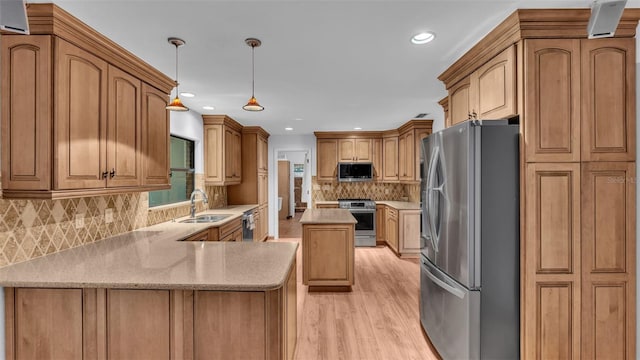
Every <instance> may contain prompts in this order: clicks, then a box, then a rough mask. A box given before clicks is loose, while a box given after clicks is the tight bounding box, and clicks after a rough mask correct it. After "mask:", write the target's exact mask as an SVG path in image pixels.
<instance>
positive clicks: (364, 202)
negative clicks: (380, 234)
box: [338, 199, 376, 246]
mask: <svg viewBox="0 0 640 360" xmlns="http://www.w3.org/2000/svg"><path fill="white" fill-rule="evenodd" d="M338 205H339V206H340V208H341V209H347V210H349V211H351V215H353V217H354V218H356V220H357V221H358V223H357V224H356V234H355V235H356V239H355V240H356V241H355V242H356V246H376V203H375V202H374V201H373V200H371V199H338Z"/></svg>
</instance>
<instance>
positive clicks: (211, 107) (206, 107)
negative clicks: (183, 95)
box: [202, 105, 216, 110]
mask: <svg viewBox="0 0 640 360" xmlns="http://www.w3.org/2000/svg"><path fill="white" fill-rule="evenodd" d="M202 108H203V109H205V110H215V109H216V108H215V107H213V106H209V105H207V106H203V107H202Z"/></svg>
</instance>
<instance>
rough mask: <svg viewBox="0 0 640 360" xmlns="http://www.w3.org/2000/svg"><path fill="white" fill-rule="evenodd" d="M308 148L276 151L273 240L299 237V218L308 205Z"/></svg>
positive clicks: (300, 226) (309, 178) (300, 229)
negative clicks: (275, 219)
mask: <svg viewBox="0 0 640 360" xmlns="http://www.w3.org/2000/svg"><path fill="white" fill-rule="evenodd" d="M310 153H311V151H310V150H309V149H294V150H289V149H280V150H276V159H277V160H276V161H277V166H276V168H277V172H276V179H275V181H276V184H277V187H276V188H277V194H276V199H277V203H276V204H277V214H278V215H277V221H276V229H275V231H274V237H275V238H298V237H301V236H302V225H301V224H300V222H299V221H300V217H301V216H302V213H303V212H304V210H305V209H307V207H308V206H309V204H310V203H311V199H310V196H311V161H310V158H309V156H310Z"/></svg>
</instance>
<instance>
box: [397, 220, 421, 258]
mask: <svg viewBox="0 0 640 360" xmlns="http://www.w3.org/2000/svg"><path fill="white" fill-rule="evenodd" d="M420 214H421V210H399V211H398V253H399V254H400V256H402V257H418V256H419V255H420Z"/></svg>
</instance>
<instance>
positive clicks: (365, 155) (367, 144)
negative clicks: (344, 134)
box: [338, 139, 373, 162]
mask: <svg viewBox="0 0 640 360" xmlns="http://www.w3.org/2000/svg"><path fill="white" fill-rule="evenodd" d="M338 161H339V162H373V142H372V141H371V139H339V140H338Z"/></svg>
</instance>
